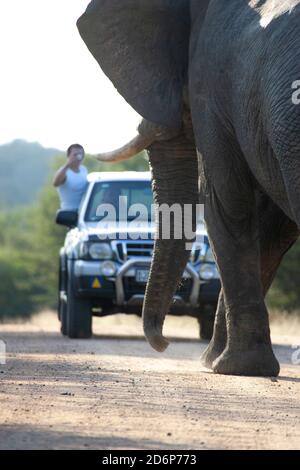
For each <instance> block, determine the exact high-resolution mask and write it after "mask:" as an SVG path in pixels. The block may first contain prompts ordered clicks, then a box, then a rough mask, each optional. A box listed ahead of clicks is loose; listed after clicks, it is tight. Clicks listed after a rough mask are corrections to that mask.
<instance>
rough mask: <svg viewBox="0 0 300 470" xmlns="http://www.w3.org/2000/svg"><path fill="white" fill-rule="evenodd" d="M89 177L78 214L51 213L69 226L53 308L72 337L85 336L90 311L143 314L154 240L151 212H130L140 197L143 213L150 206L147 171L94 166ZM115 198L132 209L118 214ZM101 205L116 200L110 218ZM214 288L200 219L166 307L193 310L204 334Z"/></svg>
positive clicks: (208, 331) (214, 273)
mask: <svg viewBox="0 0 300 470" xmlns="http://www.w3.org/2000/svg"><path fill="white" fill-rule="evenodd" d="M88 179H89V185H88V188H87V191H86V193H85V195H84V197H83V199H82V202H81V206H80V208H79V211H78V213H77V212H66V211H60V212H58V214H57V223H58V224H60V225H65V226H67V227H68V228H69V229H70V230H69V231H68V232H67V235H66V239H65V244H64V247H63V248H62V249H61V251H60V267H59V307H58V310H59V319H60V321H61V331H62V334H63V335H66V336H68V337H70V338H89V337H90V336H91V335H92V317H93V315H94V316H106V315H110V314H114V313H118V312H122V313H128V314H130V313H135V314H138V315H140V314H141V310H142V304H143V299H144V295H145V287H146V283H147V279H148V275H149V269H150V264H151V257H152V252H153V246H154V232H155V226H154V223H153V222H152V221H151V220H153V219H152V218H151V217H150V218H149V217H148V215H143V216H142V217H141V214H139V215H140V216H139V217H137V214H135V216H134V215H130V213H131V212H130V211H131V210H132V209H134V207H138V208H139V207H140V205H141V204H143V207H146V208H147V214H150V213H151V211H152V210H153V195H152V189H151V179H150V173H138V172H115V173H92V174H90V175H89V177H88ZM120 197H126V198H127V199H126V201H127V204H128V207H129V208H130V210H129V211H128V212H126V213H125V212H124V211H123V212H124V213H123V214H121V213H120V207H119V206H118V205H119V204H120V199H119V198H120ZM107 204H110V206H108V209H109V208H110V207H113V208H115V209H117V207H118V209H119V210H118V211H117V210H116V211H115V212H116V214H114V217H115V218H114V217H113V216H112V215H111V214H109V210H108V211H105V210H104V212H103V209H105V208H106V205H107ZM136 204H139V206H135V205H136ZM99 208H102V209H101V210H102V212H101V213H99ZM113 219H114V220H113ZM162 288H163V286H162ZM219 290H220V279H219V274H218V270H217V268H216V265H215V262H214V259H213V255H212V251H211V249H210V247H209V242H208V238H207V234H206V231H205V227H204V225H203V223H201V222H199V224H198V228H197V241H196V242H195V244H194V246H193V250H192V254H191V257H190V260H189V262H188V263H187V266H186V269H185V272H184V274H183V277H182V282H181V284H180V287H179V288H178V290H177V293H176V295H175V297H174V302H173V305H172V308H171V311H170V313H171V314H177V315H190V316H193V317H196V318H197V319H198V321H199V324H200V336H201V337H202V338H203V339H210V338H211V335H212V330H213V321H214V315H215V310H216V304H217V300H218V295H219ZM158 295H159V294H158Z"/></svg>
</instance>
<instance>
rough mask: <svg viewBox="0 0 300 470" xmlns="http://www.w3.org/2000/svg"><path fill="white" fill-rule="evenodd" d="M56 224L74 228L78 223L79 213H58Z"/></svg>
mask: <svg viewBox="0 0 300 470" xmlns="http://www.w3.org/2000/svg"><path fill="white" fill-rule="evenodd" d="M56 223H57V224H58V225H63V226H65V227H69V228H74V227H76V226H77V223H78V212H77V211H58V212H57V213H56Z"/></svg>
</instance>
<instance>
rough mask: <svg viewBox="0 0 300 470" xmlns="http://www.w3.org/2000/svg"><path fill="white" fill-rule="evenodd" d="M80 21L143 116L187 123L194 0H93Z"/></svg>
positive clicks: (161, 121) (169, 124) (174, 124)
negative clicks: (185, 111)
mask: <svg viewBox="0 0 300 470" xmlns="http://www.w3.org/2000/svg"><path fill="white" fill-rule="evenodd" d="M77 26H78V29H79V32H80V35H81V37H82V38H83V40H84V42H85V43H86V45H87V47H88V49H89V50H90V52H91V53H92V55H93V56H94V58H95V59H96V60H97V62H98V63H99V65H100V67H101V68H102V70H103V72H104V73H105V74H106V75H107V76H108V77H109V79H110V80H111V81H112V82H113V84H114V85H115V87H116V88H117V90H118V91H119V93H120V94H121V95H122V96H123V97H124V98H125V99H126V101H127V102H128V103H129V104H130V105H131V106H132V107H133V108H134V109H135V110H136V111H137V112H138V113H139V114H140V115H141V116H143V117H144V118H146V119H147V120H149V121H152V122H153V123H155V124H158V125H160V126H163V127H167V128H178V127H180V126H181V120H182V106H183V102H182V94H183V83H184V79H185V76H186V73H187V65H188V49H189V34H190V15H189V1H188V0H93V1H92V2H91V3H90V4H89V5H88V7H87V10H86V12H85V13H84V14H83V15H82V16H81V17H80V18H79V20H78V21H77Z"/></svg>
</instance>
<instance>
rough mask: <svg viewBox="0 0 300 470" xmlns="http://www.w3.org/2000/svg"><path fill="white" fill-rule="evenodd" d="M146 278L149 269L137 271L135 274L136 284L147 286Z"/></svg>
mask: <svg viewBox="0 0 300 470" xmlns="http://www.w3.org/2000/svg"><path fill="white" fill-rule="evenodd" d="M148 277H149V269H137V271H136V273H135V280H136V282H140V283H142V284H147V282H148Z"/></svg>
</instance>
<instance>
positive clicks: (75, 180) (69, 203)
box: [53, 144, 88, 211]
mask: <svg viewBox="0 0 300 470" xmlns="http://www.w3.org/2000/svg"><path fill="white" fill-rule="evenodd" d="M84 157H85V152H84V148H83V147H82V145H79V144H73V145H71V146H70V147H69V148H68V150H67V163H66V164H65V165H64V166H63V167H61V168H60V169H59V170H58V171H57V173H56V175H55V177H54V180H53V186H54V187H55V188H57V191H58V194H59V198H60V208H61V210H64V211H77V210H78V208H79V206H80V202H81V199H82V196H83V194H84V192H85V190H86V188H87V185H88V181H87V175H88V171H87V169H86V167H85V166H84V165H83V164H82V163H83V160H84Z"/></svg>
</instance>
